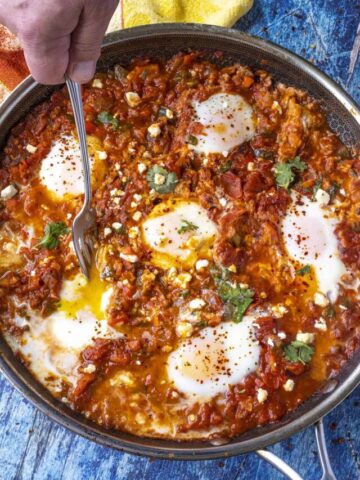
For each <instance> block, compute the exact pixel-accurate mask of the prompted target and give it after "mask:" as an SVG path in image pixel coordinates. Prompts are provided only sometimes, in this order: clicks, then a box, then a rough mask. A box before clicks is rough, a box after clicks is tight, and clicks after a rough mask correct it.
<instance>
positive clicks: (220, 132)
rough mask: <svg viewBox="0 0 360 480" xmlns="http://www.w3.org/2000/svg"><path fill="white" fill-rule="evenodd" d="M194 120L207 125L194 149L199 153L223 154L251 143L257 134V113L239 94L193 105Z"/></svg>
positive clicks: (225, 95)
mask: <svg viewBox="0 0 360 480" xmlns="http://www.w3.org/2000/svg"><path fill="white" fill-rule="evenodd" d="M192 106H193V108H194V116H193V121H195V122H199V123H201V124H202V125H203V130H202V132H203V133H202V134H200V135H196V139H197V144H196V145H194V146H192V148H193V149H194V150H195V151H196V152H198V153H204V154H208V153H223V154H224V155H225V156H226V155H227V153H228V152H229V150H231V149H232V148H234V147H236V146H237V145H241V144H242V143H244V142H247V141H249V140H251V138H252V137H253V136H254V134H255V121H254V112H253V109H252V107H251V106H250V105H249V104H248V103H247V101H246V100H245V99H244V98H243V97H242V96H241V95H238V94H230V93H216V94H214V95H212V96H211V97H209V98H208V99H207V100H205V101H204V102H193V104H192Z"/></svg>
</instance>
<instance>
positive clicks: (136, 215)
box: [132, 210, 141, 222]
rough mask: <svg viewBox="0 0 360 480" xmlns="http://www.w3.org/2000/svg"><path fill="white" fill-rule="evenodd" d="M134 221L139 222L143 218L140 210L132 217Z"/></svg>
mask: <svg viewBox="0 0 360 480" xmlns="http://www.w3.org/2000/svg"><path fill="white" fill-rule="evenodd" d="M132 218H133V220H135V222H138V221H139V220H140V218H141V212H139V210H137V211H136V212H135V213H134V215H133V216H132Z"/></svg>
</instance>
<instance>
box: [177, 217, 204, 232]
mask: <svg viewBox="0 0 360 480" xmlns="http://www.w3.org/2000/svg"><path fill="white" fill-rule="evenodd" d="M198 229H199V227H198V226H197V225H195V224H194V223H192V222H188V221H187V220H181V226H180V227H179V228H178V229H177V232H178V233H185V232H194V231H195V230H198Z"/></svg>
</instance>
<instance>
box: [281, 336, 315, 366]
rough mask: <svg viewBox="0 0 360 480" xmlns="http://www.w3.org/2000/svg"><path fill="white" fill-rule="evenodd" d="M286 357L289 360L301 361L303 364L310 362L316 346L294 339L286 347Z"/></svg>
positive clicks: (292, 361)
mask: <svg viewBox="0 0 360 480" xmlns="http://www.w3.org/2000/svg"><path fill="white" fill-rule="evenodd" d="M284 354H285V358H286V360H287V361H288V362H291V363H297V362H300V363H302V364H303V365H305V364H306V363H309V362H310V361H311V359H312V356H313V355H314V347H312V346H311V345H308V344H307V343H304V342H300V341H298V340H294V341H293V342H291V343H288V344H287V345H285V347H284Z"/></svg>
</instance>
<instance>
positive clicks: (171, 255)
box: [142, 199, 217, 268]
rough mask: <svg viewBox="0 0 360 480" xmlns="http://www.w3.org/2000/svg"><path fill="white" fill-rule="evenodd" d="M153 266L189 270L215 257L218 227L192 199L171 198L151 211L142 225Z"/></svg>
mask: <svg viewBox="0 0 360 480" xmlns="http://www.w3.org/2000/svg"><path fill="white" fill-rule="evenodd" d="M142 235H143V240H144V243H145V244H146V245H147V246H148V247H150V249H151V250H152V257H151V263H153V264H154V265H156V266H158V267H161V268H171V267H181V266H182V267H188V268H191V267H192V266H193V265H194V264H195V262H196V260H197V259H198V258H199V257H201V258H211V257H212V245H213V243H214V240H215V237H216V235H217V227H216V225H215V223H214V222H213V221H212V220H210V218H209V217H208V215H207V212H206V210H205V209H204V208H203V207H202V206H201V205H199V204H198V203H196V202H195V201H192V200H183V199H170V200H167V201H165V202H163V203H160V204H159V205H156V207H155V208H154V209H153V210H152V212H151V213H150V215H149V216H148V217H147V218H146V219H145V221H144V222H143V224H142Z"/></svg>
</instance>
